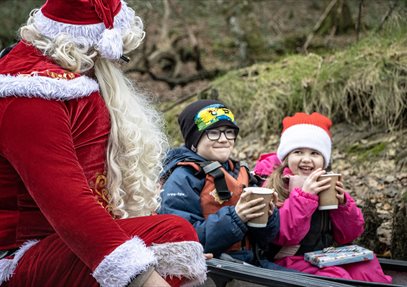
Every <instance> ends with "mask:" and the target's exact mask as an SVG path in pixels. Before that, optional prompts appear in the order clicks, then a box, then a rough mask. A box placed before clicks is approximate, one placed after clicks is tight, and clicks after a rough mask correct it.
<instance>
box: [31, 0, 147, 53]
mask: <svg viewBox="0 0 407 287" xmlns="http://www.w3.org/2000/svg"><path fill="white" fill-rule="evenodd" d="M33 24H34V26H35V27H36V28H37V29H38V30H39V32H40V33H41V34H43V35H44V36H46V37H48V38H51V39H55V38H56V37H57V36H59V35H60V34H67V35H69V36H71V38H72V40H73V41H74V42H75V43H77V44H79V45H84V46H85V47H94V48H95V49H96V50H97V51H99V54H100V55H101V56H102V57H103V58H106V59H111V60H117V59H119V58H120V57H121V56H122V55H123V41H122V35H125V34H126V33H127V31H128V30H129V29H130V28H131V27H132V26H134V25H135V26H136V27H137V28H136V30H137V31H136V33H138V34H139V35H138V38H139V39H140V40H139V43H141V41H142V40H143V38H144V34H145V33H144V31H143V23H142V21H141V19H140V18H139V17H136V16H135V14H134V11H133V10H132V9H131V8H129V7H127V5H126V3H125V2H124V1H123V0H47V2H46V3H45V4H44V5H43V6H42V7H41V9H40V10H38V11H37V12H36V13H35V14H34V23H33ZM133 31H134V28H133Z"/></svg>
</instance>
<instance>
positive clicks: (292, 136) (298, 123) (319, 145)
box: [277, 113, 332, 168]
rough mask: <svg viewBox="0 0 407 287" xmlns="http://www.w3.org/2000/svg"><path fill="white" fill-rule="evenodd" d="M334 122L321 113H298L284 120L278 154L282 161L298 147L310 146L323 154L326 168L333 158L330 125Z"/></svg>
mask: <svg viewBox="0 0 407 287" xmlns="http://www.w3.org/2000/svg"><path fill="white" fill-rule="evenodd" d="M331 126H332V122H331V120H330V119H329V118H327V117H325V116H323V115H321V114H319V113H312V114H311V115H308V114H306V113H296V114H295V115H294V116H292V117H286V118H284V120H283V131H282V134H281V138H280V145H279V146H278V149H277V156H278V158H279V159H280V161H283V160H284V158H285V157H286V156H287V155H288V154H289V153H290V152H291V151H293V150H295V149H297V148H310V149H314V150H316V151H318V152H320V153H321V154H322V156H323V157H324V161H325V162H324V164H325V168H326V167H327V166H328V165H329V161H330V159H331V148H332V136H331V132H330V130H329V129H330V127H331Z"/></svg>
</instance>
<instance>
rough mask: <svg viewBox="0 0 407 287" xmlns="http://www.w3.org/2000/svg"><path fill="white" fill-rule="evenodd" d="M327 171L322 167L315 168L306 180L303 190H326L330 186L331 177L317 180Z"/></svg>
mask: <svg viewBox="0 0 407 287" xmlns="http://www.w3.org/2000/svg"><path fill="white" fill-rule="evenodd" d="M324 173H325V170H323V169H322V168H317V169H316V170H314V171H313V172H312V173H311V174H310V175H309V176H308V177H307V179H306V180H305V181H304V184H303V186H302V190H303V191H304V192H307V193H311V194H318V193H320V192H321V191H323V190H326V189H328V188H329V187H330V182H331V179H330V178H326V179H324V180H321V181H317V180H318V178H319V177H320V176H321V175H323V174H324Z"/></svg>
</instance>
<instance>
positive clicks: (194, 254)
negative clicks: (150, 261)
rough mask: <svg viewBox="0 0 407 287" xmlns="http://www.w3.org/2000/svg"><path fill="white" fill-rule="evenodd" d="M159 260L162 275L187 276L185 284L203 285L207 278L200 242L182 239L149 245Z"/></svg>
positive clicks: (157, 269) (159, 270) (159, 271)
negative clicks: (180, 240)
mask: <svg viewBox="0 0 407 287" xmlns="http://www.w3.org/2000/svg"><path fill="white" fill-rule="evenodd" d="M149 248H150V249H151V250H152V251H153V252H154V254H155V257H156V258H157V260H158V265H157V266H156V271H157V272H158V273H159V274H160V275H161V276H162V277H164V278H165V277H167V276H175V277H178V278H181V277H183V278H185V279H187V280H188V282H185V285H183V286H198V285H202V284H203V283H204V281H205V280H206V262H205V258H204V255H203V247H202V245H201V244H200V243H199V242H194V241H182V242H175V243H164V244H154V245H153V246H151V247H149Z"/></svg>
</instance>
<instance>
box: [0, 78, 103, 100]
mask: <svg viewBox="0 0 407 287" xmlns="http://www.w3.org/2000/svg"><path fill="white" fill-rule="evenodd" d="M96 91H99V85H98V83H97V82H96V81H95V80H93V79H91V78H89V77H87V76H81V77H78V78H75V79H71V80H67V79H55V78H49V77H43V76H27V75H24V76H23V75H20V76H11V75H0V98H6V97H13V96H14V97H29V98H34V97H35V98H43V99H47V100H61V101H65V100H72V99H77V98H82V97H86V96H89V95H90V94H91V93H93V92H96Z"/></svg>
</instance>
